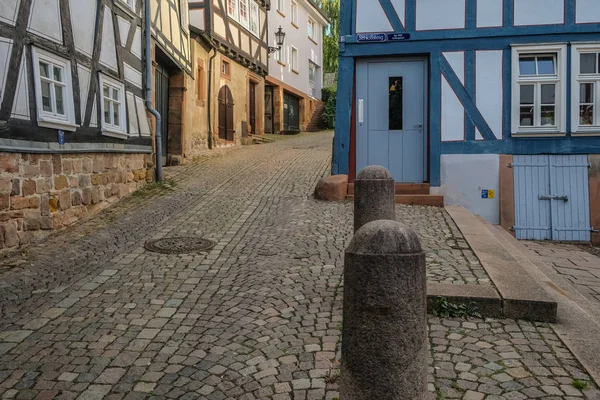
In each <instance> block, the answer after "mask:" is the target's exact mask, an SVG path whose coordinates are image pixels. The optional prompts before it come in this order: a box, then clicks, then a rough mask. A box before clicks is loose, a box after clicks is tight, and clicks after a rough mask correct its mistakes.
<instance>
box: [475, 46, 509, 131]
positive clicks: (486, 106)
mask: <svg viewBox="0 0 600 400" xmlns="http://www.w3.org/2000/svg"><path fill="white" fill-rule="evenodd" d="M502 55H503V53H502V50H493V51H477V52H475V65H476V71H475V85H476V86H475V87H476V89H475V98H476V103H477V108H478V109H479V112H481V115H482V116H483V118H485V120H486V121H487V123H488V125H489V127H490V129H491V130H492V132H493V133H494V136H496V138H497V139H502V106H503V104H504V102H503V101H502V99H503V97H502V58H503V57H502Z"/></svg>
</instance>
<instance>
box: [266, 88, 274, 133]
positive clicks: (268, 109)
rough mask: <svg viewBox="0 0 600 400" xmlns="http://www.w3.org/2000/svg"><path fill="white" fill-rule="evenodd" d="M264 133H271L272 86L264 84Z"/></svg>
mask: <svg viewBox="0 0 600 400" xmlns="http://www.w3.org/2000/svg"><path fill="white" fill-rule="evenodd" d="M265 133H273V86H265Z"/></svg>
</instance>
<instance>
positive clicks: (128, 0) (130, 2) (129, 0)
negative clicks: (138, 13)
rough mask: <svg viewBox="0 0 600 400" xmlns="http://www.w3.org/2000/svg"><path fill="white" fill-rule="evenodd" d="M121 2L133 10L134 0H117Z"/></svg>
mask: <svg viewBox="0 0 600 400" xmlns="http://www.w3.org/2000/svg"><path fill="white" fill-rule="evenodd" d="M119 1H120V2H121V3H123V4H126V5H127V7H129V8H131V9H132V10H134V11H135V0H119Z"/></svg>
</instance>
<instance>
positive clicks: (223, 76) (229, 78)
mask: <svg viewBox="0 0 600 400" xmlns="http://www.w3.org/2000/svg"><path fill="white" fill-rule="evenodd" d="M221 78H224V79H227V80H229V81H230V80H231V75H225V74H221Z"/></svg>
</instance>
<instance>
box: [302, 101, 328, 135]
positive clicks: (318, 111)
mask: <svg viewBox="0 0 600 400" xmlns="http://www.w3.org/2000/svg"><path fill="white" fill-rule="evenodd" d="M324 112H325V103H323V102H322V101H319V102H316V104H315V110H314V111H313V114H312V116H311V117H310V121H309V122H308V125H306V132H317V131H320V130H322V129H323V121H322V119H321V117H322V116H323V113H324Z"/></svg>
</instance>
